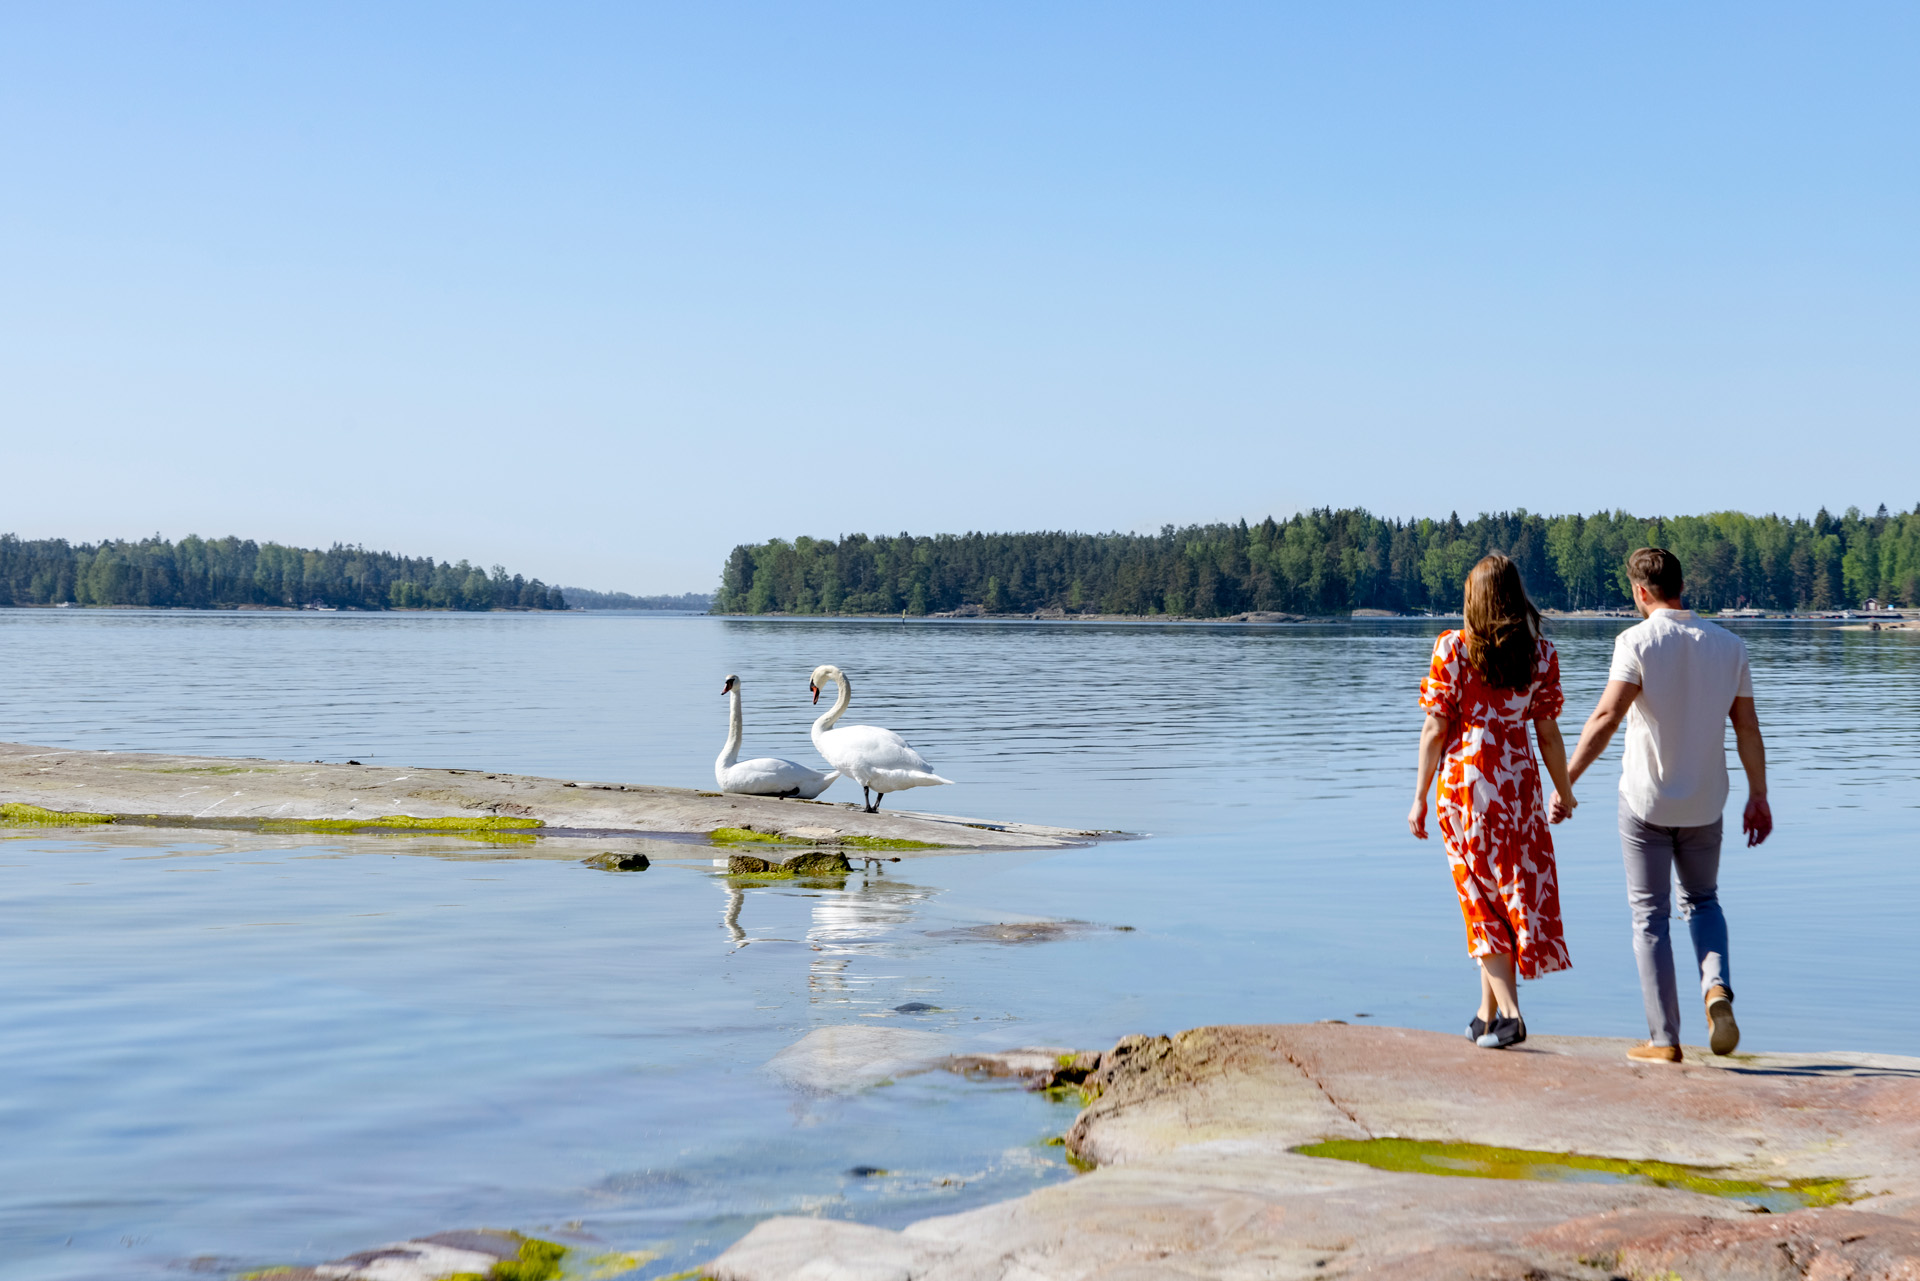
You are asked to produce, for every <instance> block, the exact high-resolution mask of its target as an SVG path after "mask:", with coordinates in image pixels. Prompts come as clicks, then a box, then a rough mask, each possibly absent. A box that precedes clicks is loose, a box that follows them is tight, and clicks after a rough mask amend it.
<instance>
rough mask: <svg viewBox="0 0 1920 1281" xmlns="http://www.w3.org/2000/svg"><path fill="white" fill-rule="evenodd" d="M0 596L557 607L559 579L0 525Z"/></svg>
mask: <svg viewBox="0 0 1920 1281" xmlns="http://www.w3.org/2000/svg"><path fill="white" fill-rule="evenodd" d="M0 605H137V606H146V607H148V608H158V609H167V608H176V609H276V608H277V609H301V608H307V607H318V608H322V609H460V610H490V609H565V608H567V602H566V600H565V599H564V597H563V596H562V595H561V591H560V589H559V588H558V587H549V586H547V585H546V584H545V583H543V582H541V581H540V580H539V579H537V578H533V579H528V578H523V577H521V576H520V575H519V574H512V575H509V574H508V573H507V571H506V570H505V569H504V568H502V567H501V566H499V565H495V566H494V567H493V568H492V569H491V570H485V569H481V568H480V567H479V566H477V565H471V564H468V563H467V562H466V561H464V560H463V561H460V562H458V563H453V562H449V561H436V560H434V559H433V557H431V556H422V557H417V558H416V557H412V556H395V555H393V554H392V553H390V552H370V551H368V550H366V548H364V547H347V546H344V545H342V544H339V543H335V544H334V545H333V546H332V547H330V548H328V549H327V550H326V551H318V550H315V549H312V548H305V547H285V546H282V545H281V544H279V543H256V542H254V541H253V540H251V539H241V538H199V537H194V536H189V537H186V538H183V539H181V540H180V541H179V542H177V543H174V542H169V541H168V540H166V539H164V538H161V537H159V536H157V535H156V536H155V537H153V538H143V539H141V540H140V541H138V542H121V541H114V540H109V541H106V542H100V543H69V542H68V541H67V540H66V539H64V538H44V539H31V540H29V539H22V538H16V537H14V536H13V535H12V534H5V535H0Z"/></svg>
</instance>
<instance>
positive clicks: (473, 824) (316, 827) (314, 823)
mask: <svg viewBox="0 0 1920 1281" xmlns="http://www.w3.org/2000/svg"><path fill="white" fill-rule="evenodd" d="M545 826H546V823H544V822H543V821H541V820H540V819H537V818H511V817H507V816H504V815H499V814H487V815H484V816H482V815H478V814H475V815H464V814H462V815H456V816H454V817H451V818H415V817H414V816H413V815H411V814H382V815H380V816H379V817H378V818H263V819H261V820H260V830H261V831H263V832H320V833H327V832H361V831H366V830H368V829H370V828H372V829H380V830H383V831H400V832H455V833H466V832H525V831H528V830H530V829H532V828H538V827H545Z"/></svg>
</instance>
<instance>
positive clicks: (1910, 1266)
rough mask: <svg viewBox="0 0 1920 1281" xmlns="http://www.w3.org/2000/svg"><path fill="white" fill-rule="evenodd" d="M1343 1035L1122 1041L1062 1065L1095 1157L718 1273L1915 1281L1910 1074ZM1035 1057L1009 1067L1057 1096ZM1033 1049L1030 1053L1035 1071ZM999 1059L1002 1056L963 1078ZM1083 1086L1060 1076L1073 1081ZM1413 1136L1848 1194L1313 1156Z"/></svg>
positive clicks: (1620, 1049)
mask: <svg viewBox="0 0 1920 1281" xmlns="http://www.w3.org/2000/svg"><path fill="white" fill-rule="evenodd" d="M1629 1044H1630V1042H1627V1041H1615V1040H1601V1039H1590V1038H1575V1037H1551V1036H1534V1037H1531V1038H1530V1039H1529V1040H1528V1041H1527V1043H1526V1044H1525V1045H1523V1046H1520V1047H1517V1048H1515V1049H1512V1050H1508V1051H1505V1052H1502V1053H1493V1052H1489V1051H1485V1050H1479V1049H1476V1048H1474V1047H1473V1046H1472V1045H1469V1044H1468V1043H1467V1042H1466V1040H1465V1039H1464V1038H1462V1037H1459V1036H1445V1035H1441V1034H1438V1033H1432V1032H1415V1031H1408V1030H1405V1029H1400V1028H1387V1027H1348V1026H1342V1025H1335V1024H1307V1025H1291V1024H1286V1025H1266V1026H1253V1027H1212V1028H1200V1029H1197V1030H1195V1031H1191V1032H1183V1033H1181V1034H1180V1035H1178V1036H1174V1037H1170V1038H1169V1037H1128V1038H1127V1039H1125V1040H1123V1041H1121V1042H1120V1043H1119V1044H1118V1045H1116V1046H1115V1047H1113V1048H1112V1049H1111V1050H1107V1051H1105V1052H1103V1053H1100V1054H1099V1055H1097V1056H1095V1055H1080V1056H1077V1058H1076V1059H1074V1060H1072V1061H1071V1064H1070V1065H1068V1064H1063V1065H1062V1066H1070V1067H1071V1068H1072V1075H1083V1076H1084V1080H1083V1082H1082V1086H1083V1088H1084V1090H1085V1091H1086V1093H1087V1096H1088V1097H1089V1098H1090V1099H1091V1101H1090V1102H1089V1104H1088V1106H1087V1107H1086V1109H1085V1110H1084V1111H1083V1112H1082V1113H1081V1115H1080V1117H1079V1119H1078V1120H1077V1121H1076V1122H1075V1123H1074V1125H1073V1128H1072V1129H1071V1131H1069V1133H1068V1135H1067V1144H1068V1147H1069V1149H1070V1150H1071V1151H1073V1152H1074V1153H1075V1155H1077V1156H1078V1157H1080V1158H1081V1159H1082V1160H1085V1161H1089V1162H1095V1163H1097V1165H1098V1168H1097V1169H1095V1170H1093V1171H1092V1172H1091V1173H1088V1174H1084V1175H1082V1176H1080V1177H1079V1178H1076V1179H1074V1180H1072V1181H1071V1182H1067V1183H1061V1184H1056V1185H1053V1186H1051V1187H1048V1188H1045V1189H1043V1190H1041V1191H1038V1192H1035V1193H1032V1194H1031V1195H1028V1196H1024V1197H1020V1198H1018V1199H1016V1200H1012V1201H1007V1202H1003V1203H1001V1204H998V1205H993V1206H988V1207H985V1208H983V1209H978V1210H972V1211H969V1212H967V1213H964V1214H956V1215H951V1216H947V1217H943V1218H934V1219H927V1220H923V1221H921V1222H919V1223H915V1224H912V1225H911V1226H909V1227H907V1228H906V1229H905V1230H903V1231H900V1232H890V1231H885V1230H883V1229H879V1228H872V1227H866V1226H863V1225H859V1224H851V1223H843V1222H839V1221H835V1220H830V1219H813V1218H778V1219H770V1220H768V1221H766V1222H764V1223H761V1224H760V1225H759V1226H757V1227H756V1228H754V1230H753V1231H752V1232H750V1233H748V1234H747V1236H746V1237H744V1238H743V1239H742V1240H740V1241H739V1242H738V1243H737V1244H735V1245H734V1246H733V1248H732V1249H730V1250H728V1251H727V1252H726V1253H725V1254H723V1255H721V1256H720V1258H718V1259H717V1260H715V1261H714V1262H713V1263H712V1264H710V1265H709V1266H708V1268H707V1269H706V1272H707V1273H708V1274H709V1275H711V1276H712V1277H713V1278H715V1279H716V1281H785V1279H788V1278H792V1279H795V1281H798V1279H801V1278H804V1279H805V1281H856V1279H857V1281H1040V1279H1042V1278H1047V1279H1058V1281H1081V1279H1088V1281H1091V1279H1092V1278H1101V1279H1102V1281H1146V1279H1147V1278H1182V1277H1193V1278H1199V1277H1218V1278H1223V1279H1224V1278H1232V1279H1234V1281H1239V1279H1241V1278H1248V1279H1251V1278H1256V1277H1258V1278H1328V1277H1355V1278H1391V1279H1393V1281H1575V1279H1584V1281H1599V1279H1600V1278H1633V1279H1634V1281H1676V1279H1678V1281H1920V1059H1908V1058H1897V1057H1893V1056H1885V1055H1871V1054H1846V1053H1835V1054H1754V1055H1745V1054H1743V1055H1738V1056H1735V1057H1732V1058H1726V1059H1715V1058H1713V1057H1711V1056H1710V1055H1708V1054H1707V1053H1706V1051H1705V1050H1693V1049H1689V1050H1688V1051H1687V1060H1688V1061H1687V1062H1686V1063H1685V1064H1682V1065H1679V1066H1672V1065H1665V1064H1659V1065H1654V1064H1647V1065H1642V1064H1635V1063H1632V1062H1629V1061H1628V1060H1627V1059H1626V1057H1625V1050H1626V1048H1627V1046H1628V1045H1629ZM1049 1055H1051V1056H1053V1058H1054V1060H1055V1062H1056V1063H1058V1062H1059V1060H1060V1058H1061V1053H1060V1052H1055V1051H1042V1052H1034V1053H1033V1054H1031V1055H1028V1056H1026V1057H1025V1059H1021V1060H1020V1061H1018V1062H1016V1061H1014V1060H1015V1059H1016V1058H1017V1057H1018V1056H991V1057H993V1058H996V1059H997V1058H1006V1059H1007V1060H1008V1061H1007V1062H1006V1064H1005V1065H1004V1070H1006V1071H1010V1072H1012V1073H1014V1074H1017V1075H1032V1076H1035V1077H1036V1078H1037V1079H1038V1080H1040V1081H1041V1082H1042V1083H1057V1081H1058V1078H1057V1077H1056V1076H1055V1075H1054V1074H1053V1072H1052V1070H1051V1069H1049V1068H1048V1066H1047V1058H1048V1056H1049ZM1027 1059H1030V1060H1031V1061H1030V1062H1029V1061H1026V1060H1027ZM955 1066H956V1067H957V1068H961V1069H962V1070H964V1069H965V1068H966V1067H969V1066H972V1067H976V1068H977V1070H985V1071H993V1070H994V1067H993V1065H992V1064H991V1063H989V1062H987V1061H985V1060H983V1061H982V1062H981V1063H979V1064H978V1065H972V1064H960V1063H958V1062H956V1064H955ZM1068 1079H1069V1080H1071V1075H1070V1076H1069V1077H1068ZM1330 1138H1340V1139H1370V1138H1404V1139H1419V1140H1432V1141H1439V1142H1461V1143H1476V1144H1486V1145H1491V1146H1498V1147H1508V1148H1522V1149H1528V1150H1533V1151H1548V1152H1577V1153H1583V1154H1587V1155H1591V1156H1602V1157H1614V1158H1620V1159H1624V1160H1640V1161H1664V1162H1671V1163H1675V1164H1682V1165H1694V1166H1704V1167H1710V1168H1712V1169H1713V1170H1715V1171H1716V1172H1718V1173H1720V1174H1722V1175H1724V1177H1728V1178H1740V1179H1749V1180H1754V1181H1761V1182H1771V1181H1780V1180H1786V1179H1802V1178H1806V1179H1836V1178H1838V1179H1848V1180H1851V1181H1852V1182H1851V1187H1852V1192H1853V1194H1854V1196H1855V1197H1856V1198H1857V1199H1856V1200H1854V1201H1853V1202H1852V1203H1851V1204H1849V1205H1846V1206H1838V1207H1833V1208H1825V1209H1814V1210H1799V1211H1795V1212H1792V1213H1784V1214H1767V1213H1764V1212H1760V1211H1757V1210H1756V1209H1755V1208H1754V1207H1753V1206H1751V1205H1749V1204H1748V1203H1746V1202H1743V1201H1734V1200H1726V1199H1722V1198H1718V1197H1713V1196H1707V1195H1701V1194H1698V1193H1694V1192H1688V1191H1680V1190H1675V1189H1669V1188H1662V1187H1655V1186H1647V1185H1637V1184H1632V1183H1586V1182H1560V1183H1551V1182H1530V1181H1507V1180H1496V1179H1480V1178H1447V1177H1438V1176H1433V1175H1424V1174H1407V1173H1395V1172H1389V1171H1385V1170H1378V1169H1374V1168H1372V1167H1370V1166H1366V1165H1360V1164H1356V1163H1353V1162H1348V1161H1336V1160H1325V1159H1320V1158H1314V1157H1307V1156H1302V1155H1300V1154H1298V1153H1297V1152H1295V1151H1293V1149H1294V1148H1296V1147H1298V1146H1300V1145H1302V1144H1307V1143H1313V1142H1316V1141H1319V1140H1323V1139H1330Z"/></svg>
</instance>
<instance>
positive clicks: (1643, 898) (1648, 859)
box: [1620, 801, 1733, 1045]
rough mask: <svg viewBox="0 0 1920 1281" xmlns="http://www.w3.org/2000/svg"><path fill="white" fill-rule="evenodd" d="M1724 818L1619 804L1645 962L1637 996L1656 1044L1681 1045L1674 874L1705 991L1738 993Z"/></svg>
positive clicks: (1636, 953)
mask: <svg viewBox="0 0 1920 1281" xmlns="http://www.w3.org/2000/svg"><path fill="white" fill-rule="evenodd" d="M1720 823H1721V820H1719V819H1715V820H1714V821H1713V822H1711V823H1708V824H1705V825H1704V826H1701V827H1655V826H1654V825H1653V824H1651V823H1643V822H1641V821H1640V819H1639V817H1638V816H1636V815H1635V814H1634V813H1633V811H1632V810H1630V809H1628V808H1627V806H1626V803H1625V802H1624V801H1622V802H1621V805H1620V851H1621V853H1622V855H1623V856H1624V857H1625V860H1626V865H1627V903H1628V905H1629V906H1630V907H1632V908H1633V959H1634V962H1635V963H1636V964H1637V965H1638V966H1639V967H1640V997H1641V999H1642V1000H1643V1001H1645V1002H1646V1006H1647V1033H1648V1035H1649V1036H1650V1037H1651V1038H1652V1040H1653V1043H1654V1044H1655V1045H1678V1044H1680V994H1679V990H1678V984H1677V982H1676V980H1675V978H1674V974H1673V940H1672V938H1671V937H1670V936H1669V933H1668V917H1669V916H1671V915H1672V909H1673V880H1674V877H1675V876H1676V875H1678V877H1679V879H1680V915H1681V916H1683V917H1684V918H1686V922H1687V929H1688V931H1689V932H1690V933H1691V934H1692V935H1693V954H1694V956H1695V957H1696V958H1698V960H1699V962H1700V992H1701V995H1703V996H1704V995H1705V994H1706V991H1707V989H1708V988H1710V987H1716V986H1717V987H1724V988H1726V989H1727V994H1728V995H1729V996H1731V995H1732V994H1733V984H1732V982H1731V981H1730V980H1729V979H1728V969H1727V918H1726V916H1725V914H1724V913H1722V912H1721V911H1720V893H1719V889H1720Z"/></svg>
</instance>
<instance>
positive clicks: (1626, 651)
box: [1607, 609, 1753, 827]
mask: <svg viewBox="0 0 1920 1281" xmlns="http://www.w3.org/2000/svg"><path fill="white" fill-rule="evenodd" d="M1607 677H1608V679H1609V680H1616V681H1629V682H1631V683H1633V684H1635V685H1638V686H1639V687H1640V697H1638V698H1636V699H1635V700H1634V701H1633V707H1632V708H1631V709H1630V710H1629V711H1628V712H1627V756H1626V762H1625V765H1624V766H1623V768H1622V769H1621V771H1620V796H1621V798H1622V799H1623V800H1624V801H1625V802H1626V805H1627V808H1628V809H1629V810H1631V811H1632V812H1633V813H1634V814H1636V815H1638V816H1639V818H1640V821H1641V822H1643V823H1652V824H1654V825H1655V826H1658V827H1700V826H1703V825H1705V824H1707V823H1711V822H1713V821H1714V820H1715V819H1717V818H1719V817H1720V813H1721V811H1722V810H1724V809H1725V808H1726V805H1727V790H1728V789H1727V713H1728V712H1729V711H1731V710H1732V708H1733V700H1734V699H1736V698H1752V697H1753V673H1752V672H1751V670H1749V668H1748V666H1747V643H1746V642H1745V641H1743V640H1741V639H1740V638H1739V637H1738V636H1735V635H1734V634H1733V633H1732V632H1730V631H1728V630H1727V629H1726V628H1724V627H1721V626H1720V625H1718V624H1717V623H1709V622H1707V621H1706V620H1705V619H1703V618H1701V617H1700V616H1699V615H1697V614H1695V613H1694V612H1693V611H1692V610H1690V609H1657V610H1655V611H1654V612H1653V613H1651V614H1649V615H1648V616H1647V620H1646V621H1645V622H1643V623H1641V624H1639V625H1638V626H1635V627H1629V628H1628V629H1627V630H1626V631H1624V632H1621V633H1620V635H1619V636H1617V637H1615V638H1614V642H1613V668H1612V670H1611V671H1609V672H1608V673H1607Z"/></svg>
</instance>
